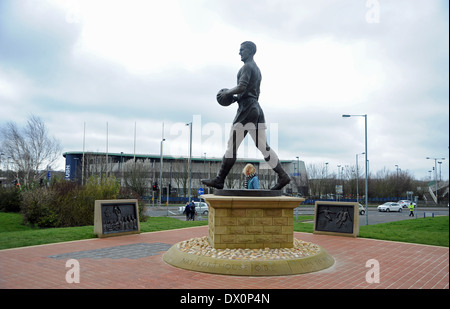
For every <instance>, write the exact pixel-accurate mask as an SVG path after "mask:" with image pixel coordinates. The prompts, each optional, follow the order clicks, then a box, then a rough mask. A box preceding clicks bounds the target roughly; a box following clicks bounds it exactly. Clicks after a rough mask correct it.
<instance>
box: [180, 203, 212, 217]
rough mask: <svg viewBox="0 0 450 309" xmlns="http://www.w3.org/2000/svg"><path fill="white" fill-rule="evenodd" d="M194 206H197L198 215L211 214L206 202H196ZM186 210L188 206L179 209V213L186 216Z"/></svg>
mask: <svg viewBox="0 0 450 309" xmlns="http://www.w3.org/2000/svg"><path fill="white" fill-rule="evenodd" d="M194 205H195V212H196V213H197V214H201V215H207V214H208V213H209V207H208V204H206V203H205V202H194ZM185 209H186V205H185V206H180V207H178V211H179V212H180V213H182V214H185V213H184V210H185Z"/></svg>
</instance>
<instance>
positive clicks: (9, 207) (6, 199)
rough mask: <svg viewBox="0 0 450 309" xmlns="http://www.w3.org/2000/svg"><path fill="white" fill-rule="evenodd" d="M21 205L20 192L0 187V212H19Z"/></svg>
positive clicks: (15, 189)
mask: <svg viewBox="0 0 450 309" xmlns="http://www.w3.org/2000/svg"><path fill="white" fill-rule="evenodd" d="M20 203H21V195H20V191H19V189H17V188H15V187H14V188H3V187H0V211H3V212H19V211H20Z"/></svg>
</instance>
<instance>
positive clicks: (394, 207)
mask: <svg viewBox="0 0 450 309" xmlns="http://www.w3.org/2000/svg"><path fill="white" fill-rule="evenodd" d="M377 210H378V211H386V212H390V211H398V212H402V206H401V205H400V204H399V203H393V202H387V203H384V204H383V205H380V206H378V207H377Z"/></svg>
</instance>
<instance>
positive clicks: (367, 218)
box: [342, 114, 369, 225]
mask: <svg viewBox="0 0 450 309" xmlns="http://www.w3.org/2000/svg"><path fill="white" fill-rule="evenodd" d="M352 116H359V117H364V126H365V130H364V131H365V133H364V140H365V153H366V162H365V169H366V199H365V202H366V225H369V212H368V207H367V205H368V195H369V191H368V185H367V183H368V182H367V179H368V174H369V173H368V164H367V162H368V159H367V114H364V115H342V117H343V118H349V117H352Z"/></svg>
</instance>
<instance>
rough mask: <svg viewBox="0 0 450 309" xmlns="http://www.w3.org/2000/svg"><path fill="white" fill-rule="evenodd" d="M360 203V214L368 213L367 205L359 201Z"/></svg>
mask: <svg viewBox="0 0 450 309" xmlns="http://www.w3.org/2000/svg"><path fill="white" fill-rule="evenodd" d="M358 205H359V214H360V215H363V214H365V213H366V207H364V206H363V205H361V204H360V203H358Z"/></svg>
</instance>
